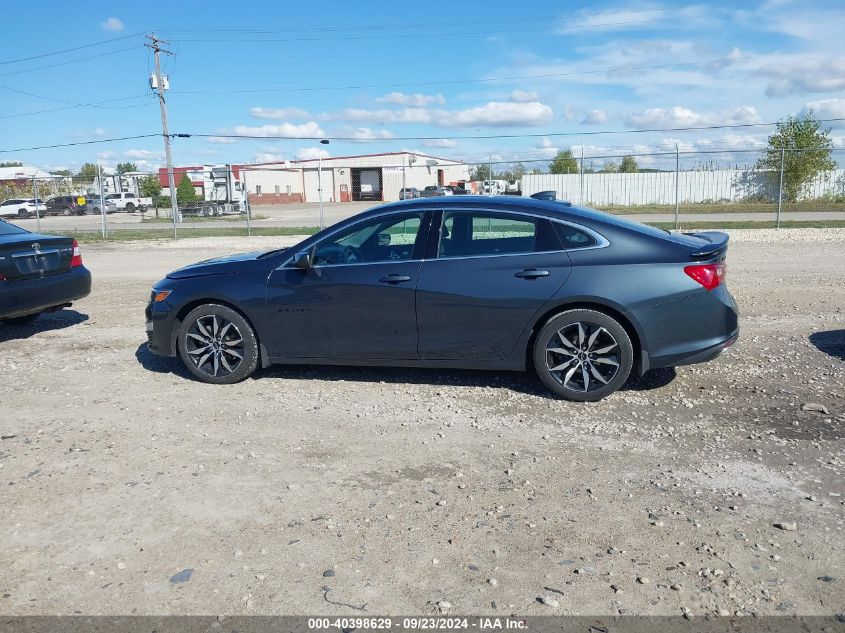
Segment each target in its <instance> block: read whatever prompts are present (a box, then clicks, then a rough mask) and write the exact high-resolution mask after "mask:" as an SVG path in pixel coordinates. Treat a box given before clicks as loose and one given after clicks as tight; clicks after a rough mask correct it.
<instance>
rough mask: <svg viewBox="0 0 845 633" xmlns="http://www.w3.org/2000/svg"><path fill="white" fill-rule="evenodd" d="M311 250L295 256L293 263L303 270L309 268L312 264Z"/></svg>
mask: <svg viewBox="0 0 845 633" xmlns="http://www.w3.org/2000/svg"><path fill="white" fill-rule="evenodd" d="M312 263H313V262H312V260H311V251H302V252H300V253H297V254H296V255H294V256H293V265H294V266H296V267H297V268H302V269H303V270H308V269H309V268H311V265H312Z"/></svg>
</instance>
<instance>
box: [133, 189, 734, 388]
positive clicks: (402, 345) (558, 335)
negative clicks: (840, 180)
mask: <svg viewBox="0 0 845 633" xmlns="http://www.w3.org/2000/svg"><path fill="white" fill-rule="evenodd" d="M727 246H728V236H727V235H726V234H724V233H717V232H702V233H695V234H684V235H678V234H670V233H668V232H666V231H661V230H658V229H655V228H652V227H649V226H646V225H643V224H639V223H637V222H632V221H630V220H626V219H624V218H621V217H617V216H612V215H609V214H605V213H602V212H600V211H595V210H592V209H587V208H580V207H574V206H572V205H571V204H569V203H561V202H549V201H541V200H533V199H531V198H522V197H513V196H501V197H488V198H482V197H477V196H467V197H464V198H457V197H455V198H451V199H448V198H444V199H442V200H441V199H437V200H436V201H435V200H426V199H421V200H415V201H409V202H402V203H394V204H387V205H382V206H379V207H376V208H375V209H372V210H370V211H366V212H364V213H362V214H360V215H357V216H355V217H353V218H350V219H348V220H345V221H343V222H341V223H339V224H337V225H335V226H332V227H329V228H327V229H325V230H324V231H321V232H320V233H317V234H316V235H314V236H312V237H309V238H308V239H306V240H304V241H302V242H300V243H299V244H298V245H296V246H294V247H292V248H288V249H279V250H275V251H269V252H266V253H248V254H244V255H233V256H230V257H222V258H218V259H212V260H207V261H204V262H199V263H197V264H193V265H191V266H186V267H185V268H181V269H179V270H176V271H173V272H171V273H170V274H169V275H167V277H165V278H164V279H162V280H161V281H159V282H157V283H156V284H155V286H154V287H153V290H152V292H151V294H150V300H149V304H148V305H147V308H146V324H147V325H146V329H147V336H148V339H149V348H150V350H151V351H152V352H153V353H155V354H159V355H162V356H179V357H180V358H181V359H182V362H183V363H184V364H185V366H186V367H187V368H188V370H189V371H190V372H191V373H192V374H193V375H194V376H196V377H197V378H198V379H200V380H202V381H205V382H210V383H216V384H223V383H234V382H237V381H239V380H243V379H244V378H246V377H247V376H249V375H250V374H252V373H253V372H254V371H255V369H256V368H257V367H258V365H259V364H260V365H261V366H262V367H263V366H267V365H270V364H272V363H283V364H297V363H307V364H340V365H385V366H422V367H462V368H474V369H491V370H525V369H528V368H529V367H532V368H533V369H535V370H536V372H537V374H538V375H539V377H540V379H541V380H542V381H543V383H544V384H545V385H546V386H547V387H548V388H549V389H550V390H551V391H552V392H554V393H556V394H558V395H560V396H563V397H564V398H568V399H571V400H599V399H601V398H603V397H605V396H607V395H608V394H610V393H612V392H614V391H616V390H617V389H619V388H620V387H621V386H622V385H623V384H624V383H625V382H626V381H627V379H628V377H629V375H630V374H631V373H632V372H634V373H636V374H643V373H645V372H647V371H648V370H650V369H654V368H658V367H669V366H674V365H685V364H691V363H700V362H704V361H707V360H710V359H712V358H715V357H716V356H718V355H719V354H720V353H722V351H724V350H725V349H726V348H727V347H728V346H730V345H731V344H732V343H734V341H736V339H737V336H738V334H739V330H738V325H737V308H736V304H735V303H734V300H733V297H731V294H730V292H728V289H727V286H726V284H725V258H726V253H727ZM315 297H317V298H319V300H318V301H315Z"/></svg>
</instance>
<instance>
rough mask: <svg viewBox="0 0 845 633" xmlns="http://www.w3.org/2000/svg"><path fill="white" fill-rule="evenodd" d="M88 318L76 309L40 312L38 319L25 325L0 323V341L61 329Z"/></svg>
mask: <svg viewBox="0 0 845 633" xmlns="http://www.w3.org/2000/svg"><path fill="white" fill-rule="evenodd" d="M87 320H88V315H87V314H83V313H82V312H77V311H76V310H59V311H58V312H48V313H45V314H42V315H41V316H40V317H38V319H36V320H35V321H33V322H32V323H27V324H26V325H9V324H7V323H0V343H5V342H6V341H13V340H17V339H25V338H29V337H30V336H34V335H35V334H40V333H42V332H50V331H51V330H62V329H64V328H68V327H72V326H74V325H79V324H80V323H84V322H85V321H87Z"/></svg>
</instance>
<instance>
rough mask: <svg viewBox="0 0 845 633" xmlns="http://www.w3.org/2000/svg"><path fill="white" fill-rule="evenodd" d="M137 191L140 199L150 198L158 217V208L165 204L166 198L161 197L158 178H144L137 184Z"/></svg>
mask: <svg viewBox="0 0 845 633" xmlns="http://www.w3.org/2000/svg"><path fill="white" fill-rule="evenodd" d="M138 191H139V192H140V193H141V197H142V198H152V201H153V206H154V207H155V209H156V217H158V208H159V206H162V205H163V204H166V202H165V201H166V198H165V197H164V196H162V195H161V182H160V181H159V179H158V176H152V175H151V176H145V177H144V178H142V179H141V180H140V181H139V182H138Z"/></svg>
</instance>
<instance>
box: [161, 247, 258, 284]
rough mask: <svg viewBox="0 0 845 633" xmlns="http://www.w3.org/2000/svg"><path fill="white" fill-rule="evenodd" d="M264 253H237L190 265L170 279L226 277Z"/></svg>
mask: <svg viewBox="0 0 845 633" xmlns="http://www.w3.org/2000/svg"><path fill="white" fill-rule="evenodd" d="M262 253H263V251H254V252H252V253H237V254H235V255H226V256H224V257H215V258H214V259H206V260H204V261H201V262H197V263H196V264H190V265H188V266H185V267H183V268H179V269H177V270H174V271H173V272H171V273H169V274H168V275H167V277H168V278H169V279H185V278H187V277H202V276H204V275H224V274H228V273H236V272H239V271H240V270H241V269H242V268H243V267H244V266H245V265H246V264H247V263H248V262H252V261H255V260H256V259H258V257H259V256H260V255H261V254H262Z"/></svg>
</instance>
